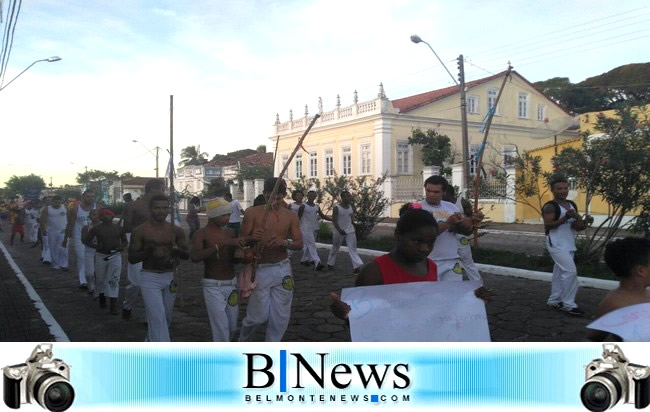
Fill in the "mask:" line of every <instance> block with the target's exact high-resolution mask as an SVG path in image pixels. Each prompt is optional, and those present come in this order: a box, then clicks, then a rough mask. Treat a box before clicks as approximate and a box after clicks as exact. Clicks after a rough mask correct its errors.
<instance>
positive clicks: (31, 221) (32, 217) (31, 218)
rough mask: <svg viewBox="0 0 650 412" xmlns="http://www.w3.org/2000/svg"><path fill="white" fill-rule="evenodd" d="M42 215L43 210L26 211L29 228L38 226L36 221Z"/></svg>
mask: <svg viewBox="0 0 650 412" xmlns="http://www.w3.org/2000/svg"><path fill="white" fill-rule="evenodd" d="M40 215H41V209H33V208H32V209H31V210H25V223H26V224H27V225H29V226H34V225H36V224H37V222H36V219H38V217H39V216H40Z"/></svg>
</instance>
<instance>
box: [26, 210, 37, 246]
mask: <svg viewBox="0 0 650 412" xmlns="http://www.w3.org/2000/svg"><path fill="white" fill-rule="evenodd" d="M36 206H37V201H36V200H35V201H32V202H30V203H29V204H28V205H27V206H26V208H25V229H27V241H28V242H31V243H32V244H36V242H37V241H38V216H39V213H38V212H39V211H40V210H39V209H38V208H37V207H36Z"/></svg>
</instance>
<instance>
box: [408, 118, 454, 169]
mask: <svg viewBox="0 0 650 412" xmlns="http://www.w3.org/2000/svg"><path fill="white" fill-rule="evenodd" d="M408 142H409V144H410V145H412V146H416V145H418V146H422V162H423V163H424V165H425V166H438V167H440V171H441V172H442V174H445V175H451V169H450V168H447V169H445V163H447V162H448V161H449V160H451V158H452V150H451V140H450V139H449V137H448V136H446V135H443V134H439V133H438V132H437V131H435V130H433V129H429V130H427V131H426V132H423V131H422V130H420V129H414V130H413V131H412V132H411V136H410V137H409V139H408Z"/></svg>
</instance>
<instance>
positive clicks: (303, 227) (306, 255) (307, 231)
mask: <svg viewBox="0 0 650 412" xmlns="http://www.w3.org/2000/svg"><path fill="white" fill-rule="evenodd" d="M317 196H318V195H317V193H316V192H315V191H314V190H310V191H309V192H307V202H306V203H303V204H302V206H300V208H299V209H298V218H299V219H300V232H301V233H302V241H303V247H302V259H300V263H301V264H303V265H306V266H307V265H310V264H311V263H310V262H313V264H314V269H315V270H322V269H323V268H324V267H325V266H323V264H322V263H321V261H320V256H318V250H317V249H316V233H317V232H318V229H319V228H320V222H319V217H320V218H321V219H324V220H332V219H330V218H329V217H327V216H325V215H324V214H323V212H322V211H321V210H320V206H318V205H317V204H316V203H314V200H316V197H317Z"/></svg>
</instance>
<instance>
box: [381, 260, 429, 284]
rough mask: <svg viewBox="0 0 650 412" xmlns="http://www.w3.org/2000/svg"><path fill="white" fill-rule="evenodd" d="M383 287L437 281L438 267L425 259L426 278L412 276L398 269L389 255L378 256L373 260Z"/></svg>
mask: <svg viewBox="0 0 650 412" xmlns="http://www.w3.org/2000/svg"><path fill="white" fill-rule="evenodd" d="M375 262H376V263H377V266H379V272H381V278H382V280H383V282H384V285H389V284H391V283H410V282H427V281H428V282H435V281H437V280H438V267H437V266H436V264H435V262H434V261H433V260H431V259H429V258H427V263H428V266H429V272H428V273H427V275H426V276H413V275H411V274H410V273H408V272H406V271H405V270H404V269H402V268H401V267H399V266H398V265H397V263H395V261H394V260H393V258H391V257H390V255H383V256H379V257H378V258H376V259H375Z"/></svg>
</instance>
